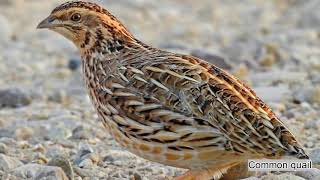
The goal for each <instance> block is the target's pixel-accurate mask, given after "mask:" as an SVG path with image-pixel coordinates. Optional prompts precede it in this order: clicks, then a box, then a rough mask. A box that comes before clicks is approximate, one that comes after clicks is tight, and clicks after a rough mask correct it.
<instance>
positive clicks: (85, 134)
mask: <svg viewBox="0 0 320 180" xmlns="http://www.w3.org/2000/svg"><path fill="white" fill-rule="evenodd" d="M90 137H91V134H90V132H89V131H88V129H86V128H84V127H83V126H78V127H76V128H75V129H74V130H73V131H72V138H74V139H90Z"/></svg>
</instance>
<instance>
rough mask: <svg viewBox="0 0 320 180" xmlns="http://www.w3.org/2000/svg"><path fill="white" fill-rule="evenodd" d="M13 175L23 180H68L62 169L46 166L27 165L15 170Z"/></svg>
mask: <svg viewBox="0 0 320 180" xmlns="http://www.w3.org/2000/svg"><path fill="white" fill-rule="evenodd" d="M12 174H13V175H15V176H18V177H20V178H23V179H36V180H68V177H67V175H66V174H65V173H64V171H63V170H62V169H61V168H60V167H55V166H44V165H40V164H26V165H23V166H20V167H18V168H15V169H14V170H13V171H12Z"/></svg>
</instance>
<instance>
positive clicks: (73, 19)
mask: <svg viewBox="0 0 320 180" xmlns="http://www.w3.org/2000/svg"><path fill="white" fill-rule="evenodd" d="M71 20H72V21H75V22H78V21H80V20H81V15H80V14H78V13H76V14H73V15H72V16H71Z"/></svg>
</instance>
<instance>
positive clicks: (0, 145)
mask: <svg viewBox="0 0 320 180" xmlns="http://www.w3.org/2000/svg"><path fill="white" fill-rule="evenodd" d="M8 151H9V149H8V146H7V145H5V144H4V143H0V153H2V154H7V153H8Z"/></svg>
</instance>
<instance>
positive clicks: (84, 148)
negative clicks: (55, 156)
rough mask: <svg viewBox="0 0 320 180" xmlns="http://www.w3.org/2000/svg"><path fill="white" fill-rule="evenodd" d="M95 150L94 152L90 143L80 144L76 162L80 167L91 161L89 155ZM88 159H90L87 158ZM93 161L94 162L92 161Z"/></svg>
mask: <svg viewBox="0 0 320 180" xmlns="http://www.w3.org/2000/svg"><path fill="white" fill-rule="evenodd" d="M93 152H94V151H93V149H92V148H91V147H90V146H89V145H88V144H82V145H81V146H80V149H79V151H78V153H77V154H76V157H75V160H74V163H75V164H77V165H78V166H79V167H83V166H84V165H88V163H90V162H89V160H90V159H89V157H90V155H91V154H92V153H93ZM86 159H88V160H86ZM85 160H86V161H85ZM83 161H85V162H83ZM90 161H91V160H90ZM91 163H92V161H91Z"/></svg>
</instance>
